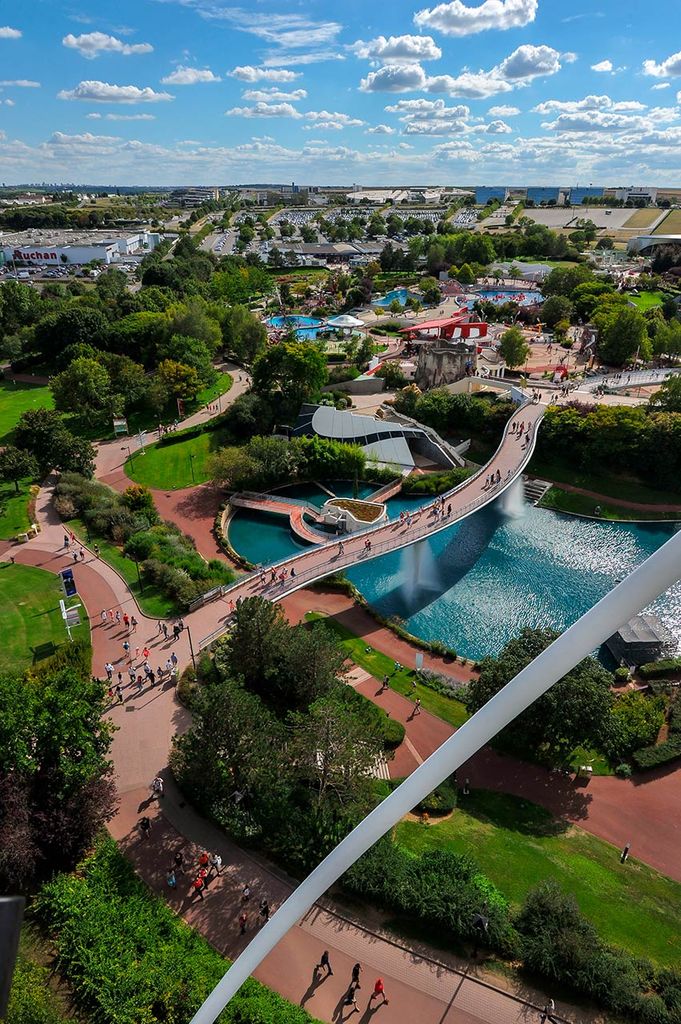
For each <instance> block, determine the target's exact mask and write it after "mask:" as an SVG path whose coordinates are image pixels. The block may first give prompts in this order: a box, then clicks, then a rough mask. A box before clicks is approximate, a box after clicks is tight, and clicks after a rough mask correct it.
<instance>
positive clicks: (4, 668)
mask: <svg viewBox="0 0 681 1024" xmlns="http://www.w3.org/2000/svg"><path fill="white" fill-rule="evenodd" d="M70 564H71V563H70V561H69V560H68V559H66V558H64V559H63V566H62V568H66V567H67V566H70ZM77 578H78V577H77V574H76V580H77ZM63 596H64V595H63V593H62V589H61V585H60V583H59V581H58V580H57V578H56V577H55V576H54V574H53V573H51V572H46V571H45V570H44V569H36V568H34V567H33V566H31V565H12V564H11V563H10V562H0V623H1V624H2V644H0V672H10V671H12V672H13V671H21V670H23V669H25V668H28V667H29V666H30V665H32V664H36V663H37V662H39V661H41V660H42V659H43V658H47V657H49V656H50V655H51V654H54V652H55V650H56V649H57V648H58V647H61V645H62V644H64V643H68V642H69V641H68V637H67V635H66V628H65V626H64V622H63V620H62V617H61V611H60V608H59V599H60V598H62V597H63ZM65 600H66V604H67V606H71V605H75V604H82V601H81V600H80V598H77V597H76V598H69V599H65ZM80 619H81V622H80V625H79V626H75V627H74V628H73V630H72V634H73V638H74V639H83V640H88V639H89V627H88V624H87V611H86V610H85V609H84V608H82V609H81V612H80Z"/></svg>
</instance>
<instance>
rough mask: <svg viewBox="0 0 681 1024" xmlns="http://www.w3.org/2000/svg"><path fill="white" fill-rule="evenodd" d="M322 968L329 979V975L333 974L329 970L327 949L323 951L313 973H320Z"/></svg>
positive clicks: (329, 962) (329, 963)
mask: <svg viewBox="0 0 681 1024" xmlns="http://www.w3.org/2000/svg"><path fill="white" fill-rule="evenodd" d="M322 967H325V968H326V976H327V978H328V977H330V975H332V974H333V971H332V970H331V961H330V960H329V951H328V949H325V950H324V952H323V953H322V956H321V959H320V961H319V963H318V964H317V966H316V967H315V971H321V969H322Z"/></svg>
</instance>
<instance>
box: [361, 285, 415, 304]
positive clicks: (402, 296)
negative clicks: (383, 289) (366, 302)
mask: <svg viewBox="0 0 681 1024" xmlns="http://www.w3.org/2000/svg"><path fill="white" fill-rule="evenodd" d="M418 298H420V296H418V295H416V294H415V292H410V291H409V289H408V288H393V290H392V291H391V292H387V293H386V294H385V295H383V296H381V298H380V299H372V300H371V305H372V306H381V307H383V308H387V307H388V306H389V305H390V304H391V302H394V301H395V300H396V299H397V301H398V302H399V303H400V305H401V306H404V305H405V303H406V301H407V299H418Z"/></svg>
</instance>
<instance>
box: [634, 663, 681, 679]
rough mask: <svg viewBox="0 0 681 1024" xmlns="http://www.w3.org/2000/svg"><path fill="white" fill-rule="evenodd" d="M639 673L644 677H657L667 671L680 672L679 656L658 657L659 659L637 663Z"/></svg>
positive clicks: (665, 673)
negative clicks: (641, 663)
mask: <svg viewBox="0 0 681 1024" xmlns="http://www.w3.org/2000/svg"><path fill="white" fill-rule="evenodd" d="M638 671H639V674H640V675H642V676H643V678H644V679H658V678H659V677H660V676H666V675H667V674H668V673H669V672H681V658H660V660H659V661H647V662H646V663H645V665H639V669H638Z"/></svg>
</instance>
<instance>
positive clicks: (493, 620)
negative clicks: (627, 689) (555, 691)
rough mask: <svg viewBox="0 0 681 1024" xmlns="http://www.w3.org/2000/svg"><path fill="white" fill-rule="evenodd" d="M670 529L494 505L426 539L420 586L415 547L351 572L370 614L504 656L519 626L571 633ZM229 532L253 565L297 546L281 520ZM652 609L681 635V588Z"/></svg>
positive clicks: (412, 503)
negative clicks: (509, 509) (571, 627)
mask: <svg viewBox="0 0 681 1024" xmlns="http://www.w3.org/2000/svg"><path fill="white" fill-rule="evenodd" d="M422 501H423V499H416V498H414V499H405V498H396V499H393V500H392V501H390V502H389V514H390V516H391V518H393V517H394V516H395V515H399V513H400V511H401V510H402V509H413V508H414V507H416V506H418V505H419V504H421V503H422ZM674 529H675V527H674V524H671V523H660V524H659V525H658V524H655V525H640V524H634V523H604V522H598V521H592V520H586V519H580V518H577V517H572V516H563V515H560V514H558V513H555V512H550V511H548V510H545V509H539V508H534V507H528V508H526V509H525V510H524V513H523V514H522V515H519V516H511V515H507V514H505V513H504V512H503V510H502V508H501V506H500V503H498V502H497V503H495V504H494V505H491V506H488V507H487V508H485V509H483V510H481V511H480V512H477V513H476V514H475V515H473V516H469V518H468V519H465V520H463V522H461V523H457V524H455V525H454V526H452V528H451V529H449V530H444V531H442V533H439V534H436V535H435V536H434V537H432V538H430V539H429V540H427V541H424V542H423V543H424V544H426V546H427V548H426V552H425V556H426V557H425V558H424V557H421V558H420V559H419V565H420V567H421V572H422V576H421V579H420V580H417V579H416V559H415V556H414V548H413V547H412V548H406V549H405V550H404V551H397V552H393V553H391V554H388V555H385V556H384V557H382V558H378V559H374V560H373V561H372V562H369V563H368V564H367V565H364V566H360V567H357V568H355V569H350V570H348V573H347V575H348V577H349V578H350V579H351V580H352V582H353V583H354V584H355V586H356V587H357V588H358V589H359V590H360V591H361V592H362V593H363V594H364V596H365V597H366V598H367V600H368V601H369V603H370V604H371V605H372V606H373V607H374V608H376V609H377V610H378V611H380V612H381V613H382V614H383V615H385V616H386V617H389V616H394V615H396V616H399V618H400V619H401V620H403V622H404V624H405V626H406V628H407V629H408V630H409V631H410V632H412V633H414V634H415V635H416V636H420V637H423V638H424V639H426V640H441V641H443V642H444V643H446V644H448V645H450V646H452V647H455V648H456V650H457V651H459V653H460V654H462V655H465V656H466V657H469V658H481V657H483V656H484V655H486V654H496V653H498V651H500V650H501V648H502V647H503V646H504V644H505V643H506V642H507V641H508V640H509V639H511V637H513V636H515V635H517V633H518V632H519V631H520V629H522V627H523V626H532V627H537V628H539V627H552V628H554V629H559V630H561V629H565V628H567V626H569V625H570V624H571V623H573V622H574V621H575V620H576V619H577V618H579V616H580V615H582V614H583V613H584V612H585V611H587V610H588V609H589V608H591V607H592V606H593V605H594V604H595V603H596V602H597V601H598V600H600V598H601V597H603V596H604V595H605V594H606V593H607V592H608V591H609V590H610V589H612V587H613V586H614V585H615V584H616V583H617V582H618V581H619V580H621V579H622V578H623V577H624V576H625V575H626V574H627V573H628V572H629V571H630V570H631V569H633V568H634V567H635V566H636V565H638V564H640V563H641V562H642V561H643V560H644V559H645V558H646V557H647V556H648V555H649V554H652V552H653V551H655V550H657V548H658V547H660V546H661V545H662V544H663V543H664V542H665V541H666V540H668V538H669V537H670V535H671V533H672V532H673V530H674ZM229 536H230V541H231V543H232V545H233V546H234V548H236V550H237V551H239V552H240V553H241V554H242V555H244V556H245V557H246V558H248V559H249V560H250V561H252V562H257V563H264V564H266V563H268V562H270V561H276V560H277V559H281V558H285V557H287V556H288V555H290V554H292V553H293V552H294V551H298V550H300V545H299V544H298V542H297V541H295V540H294V539H293V537H292V535H291V532H290V530H289V527H288V523H287V522H286V520H284V519H282V518H281V517H275V516H263V515H259V514H256V513H248V512H244V511H243V510H241V511H239V513H238V514H237V515H236V516H235V517H234V519H233V520H232V523H231V525H230V531H229ZM424 567H425V569H424ZM653 609H654V611H655V612H656V613H657V614H658V615H659V616H660V618H661V619H662V621H663V622H664V623H665V625H666V626H667V627H668V628H669V629H670V631H671V632H672V634H673V635H674V636H679V633H680V631H681V584H679V585H677V586H676V587H674V588H673V589H672V590H670V591H669V592H668V593H667V594H666V595H665V596H664V597H663V598H660V599H659V600H658V601H657V602H655V604H654V605H653Z"/></svg>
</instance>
